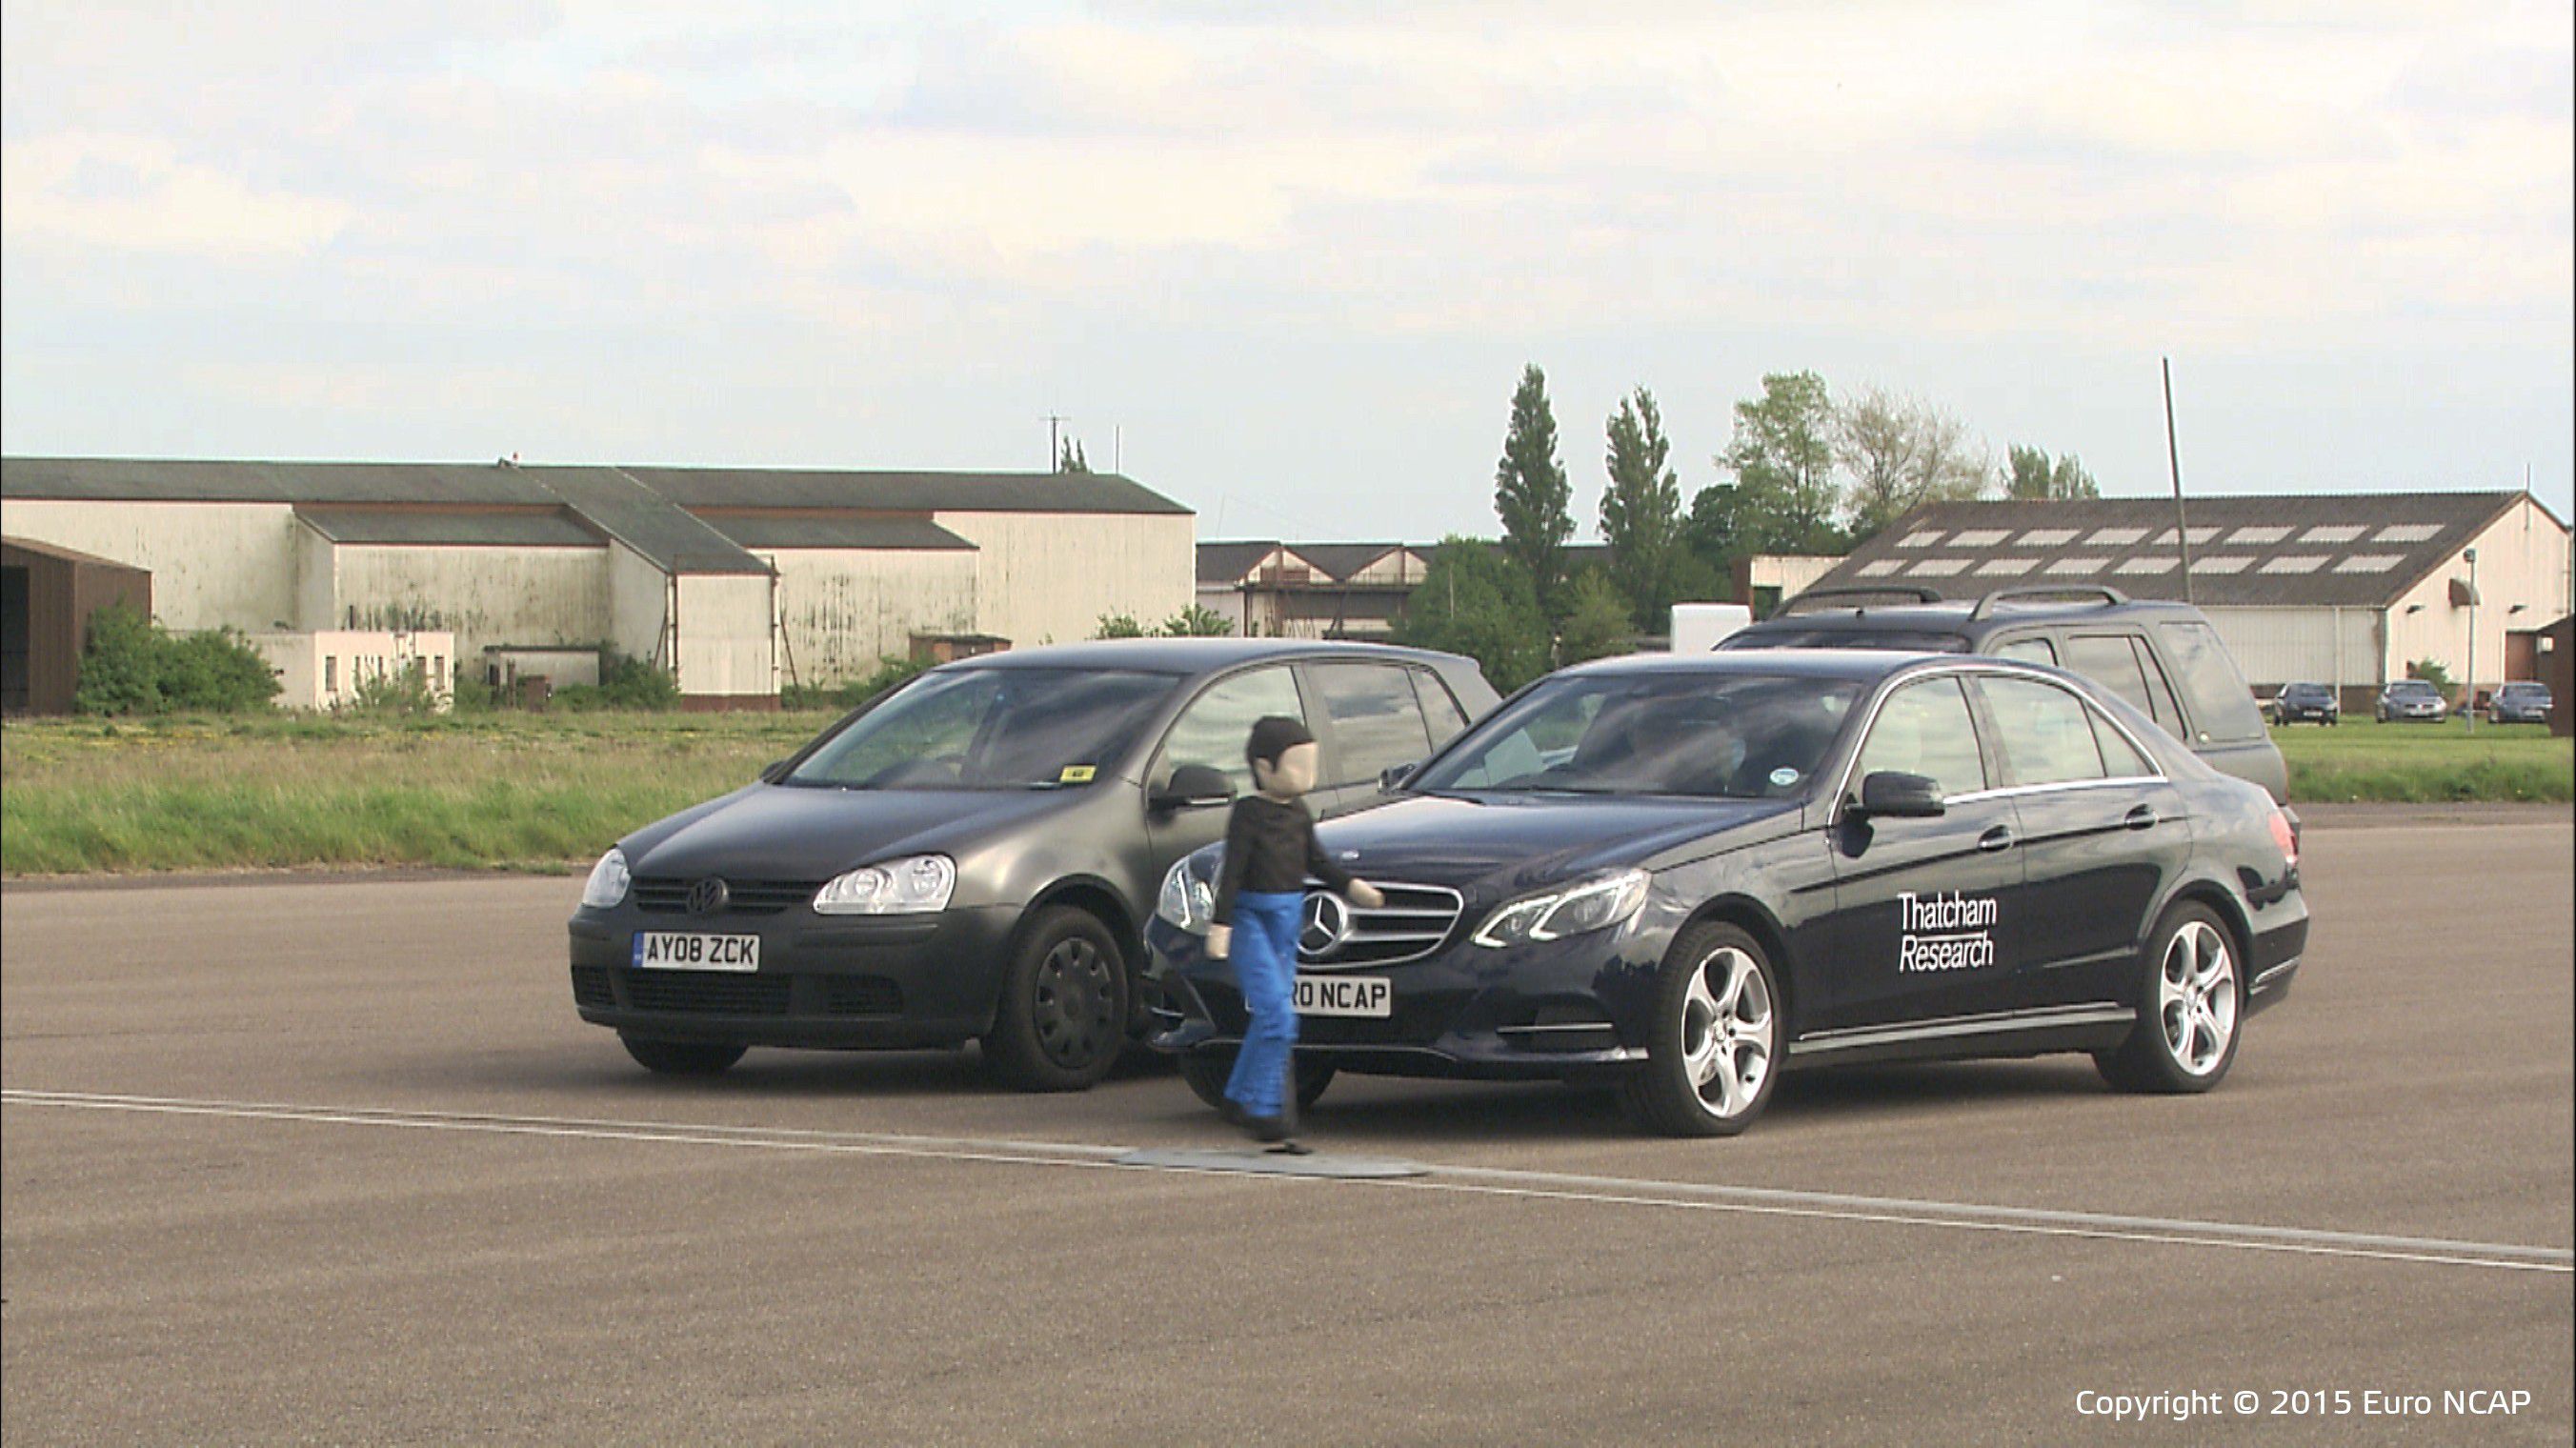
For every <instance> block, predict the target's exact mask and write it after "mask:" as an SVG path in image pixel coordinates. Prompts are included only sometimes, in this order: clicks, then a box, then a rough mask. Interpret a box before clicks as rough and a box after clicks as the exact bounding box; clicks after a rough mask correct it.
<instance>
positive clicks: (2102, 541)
mask: <svg viewBox="0 0 2576 1448" xmlns="http://www.w3.org/2000/svg"><path fill="white" fill-rule="evenodd" d="M2145 536H2147V530H2146V529H2144V528H2096V529H2094V530H2093V536H2092V537H2090V538H2087V539H2085V540H2084V543H2085V546H2086V547H2089V548H2126V547H2128V546H2129V545H2130V544H2132V543H2135V542H2137V541H2138V540H2139V539H2141V538H2144V537H2145Z"/></svg>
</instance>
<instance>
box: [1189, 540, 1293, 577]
mask: <svg viewBox="0 0 2576 1448" xmlns="http://www.w3.org/2000/svg"><path fill="white" fill-rule="evenodd" d="M1279 546H1280V545H1279V541H1278V540H1277V539H1275V538H1274V539H1272V540H1270V541H1269V542H1266V543H1261V542H1255V543H1244V542H1224V543H1202V544H1200V545H1199V582H1201V583H1229V584H1230V583H1241V582H1242V581H1243V580H1244V578H1245V577H1246V576H1247V575H1249V574H1250V573H1251V572H1252V570H1254V569H1255V568H1258V567H1260V566H1261V561H1262V560H1263V559H1265V558H1268V557H1269V556H1270V555H1271V554H1273V553H1276V552H1278V551H1279Z"/></svg>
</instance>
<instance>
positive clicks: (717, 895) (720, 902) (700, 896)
mask: <svg viewBox="0 0 2576 1448" xmlns="http://www.w3.org/2000/svg"><path fill="white" fill-rule="evenodd" d="M732 902H733V891H732V890H730V889H728V888H727V887H726V885H725V882H724V881H723V880H721V879H719V878H718V877H716V876H714V875H709V876H708V877H706V878H705V879H703V880H700V881H699V882H698V883H696V884H694V885H691V886H690V887H689V913H690V914H692V915H713V914H715V913H716V912H717V911H719V910H722V909H723V908H725V906H727V905H729V904H731V903H732Z"/></svg>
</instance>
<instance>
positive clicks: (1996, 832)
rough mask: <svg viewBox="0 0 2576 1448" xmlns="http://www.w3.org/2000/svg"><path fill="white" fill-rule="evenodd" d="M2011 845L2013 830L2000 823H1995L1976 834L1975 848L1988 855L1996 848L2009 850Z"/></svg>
mask: <svg viewBox="0 0 2576 1448" xmlns="http://www.w3.org/2000/svg"><path fill="white" fill-rule="evenodd" d="M2012 847H2013V832H2012V831H2011V830H2010V829H2007V828H2006V827H2004V826H2002V825H1997V826H1995V827H1994V828H1993V829H1990V830H1988V831H1986V832H1985V833H1984V834H1982V835H1979V836H1977V848H1978V849H1981V850H1983V851H1985V852H1986V853H1987V854H1990V855H1991V854H1993V853H1994V852H1995V851H1997V850H2009V849H2011V848H2012Z"/></svg>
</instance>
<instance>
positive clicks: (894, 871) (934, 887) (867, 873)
mask: <svg viewBox="0 0 2576 1448" xmlns="http://www.w3.org/2000/svg"><path fill="white" fill-rule="evenodd" d="M956 889H957V862H956V861H954V860H951V859H950V858H948V857H947V856H946V855H912V856H908V857H906V858H904V859H900V860H888V861H886V862H884V863H883V864H878V865H869V866H866V867H864V868H861V869H856V870H852V871H851V872H850V873H848V874H846V875H843V876H841V877H840V878H839V879H836V880H827V881H825V882H824V884H823V888H822V889H820V890H817V891H815V892H814V913H815V914H817V915H927V914H930V913H931V912H933V911H937V910H945V909H947V908H948V897H949V896H950V895H951V894H954V893H955V892H956Z"/></svg>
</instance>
